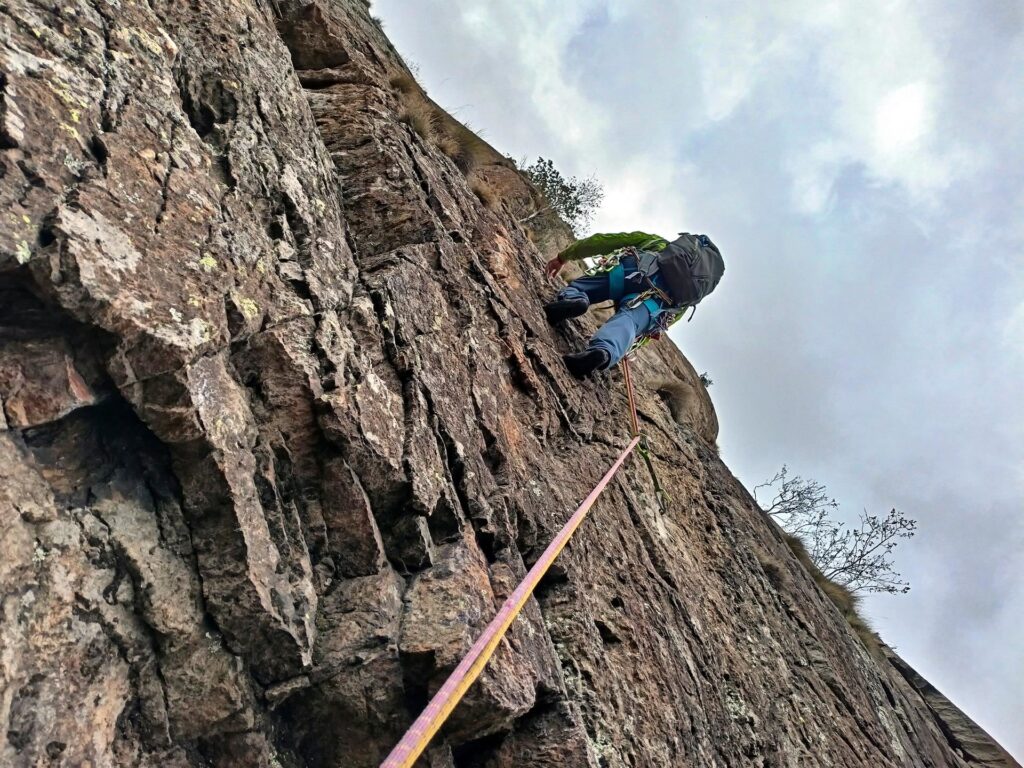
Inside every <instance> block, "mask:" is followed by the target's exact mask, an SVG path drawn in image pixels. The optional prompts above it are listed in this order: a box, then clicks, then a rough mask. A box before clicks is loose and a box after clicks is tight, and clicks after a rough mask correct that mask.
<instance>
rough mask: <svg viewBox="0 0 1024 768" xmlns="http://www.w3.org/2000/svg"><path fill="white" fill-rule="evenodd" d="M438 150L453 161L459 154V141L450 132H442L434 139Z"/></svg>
mask: <svg viewBox="0 0 1024 768" xmlns="http://www.w3.org/2000/svg"><path fill="white" fill-rule="evenodd" d="M434 143H435V144H436V145H437V148H438V149H440V150H441V151H442V152H444V153H445V154H446V155H448V157H450V158H452V159H453V160H454V159H455V158H456V157H457V156H458V154H459V141H458V139H456V138H455V137H454V136H452V135H451V133H449V132H448V131H440V132H439V133H438V134H437V137H436V138H435V139H434Z"/></svg>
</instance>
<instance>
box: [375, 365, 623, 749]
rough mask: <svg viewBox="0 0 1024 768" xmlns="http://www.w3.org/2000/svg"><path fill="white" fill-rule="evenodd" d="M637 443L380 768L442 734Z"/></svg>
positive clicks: (608, 474) (589, 498)
mask: <svg viewBox="0 0 1024 768" xmlns="http://www.w3.org/2000/svg"><path fill="white" fill-rule="evenodd" d="M626 376H627V381H629V378H628V376H629V369H628V367H627V368H626ZM628 386H629V388H630V405H631V406H632V404H633V395H632V382H630V383H629V385H628ZM633 423H634V425H635V424H636V410H635V409H634V410H633ZM633 435H634V436H633V439H632V440H631V441H630V443H629V445H627V446H626V449H625V450H624V451H623V452H622V453H621V454H619V457H618V458H617V459H616V460H615V463H614V464H612V466H611V469H609V470H608V471H607V472H606V473H605V475H604V477H602V478H601V482H599V483H598V484H597V486H596V487H595V488H594V490H592V491H591V492H590V495H589V496H587V498H586V499H584V500H583V503H582V504H580V506H579V507H578V508H577V509H576V511H575V512H573V514H572V517H570V518H569V520H568V522H566V524H565V525H564V526H562V530H560V531H559V532H558V535H557V536H555V538H554V539H553V540H552V542H551V543H550V544H548V547H547V549H545V550H544V554H542V555H541V556H540V559H539V560H538V561H537V562H536V563H534V566H533V567H532V568H531V569H530V571H529V573H527V574H526V578H524V579H523V580H522V582H520V584H519V586H518V587H516V589H515V591H514V592H513V593H512V594H511V595H509V596H508V599H507V600H505V603H504V605H502V606H501V610H499V611H498V613H497V615H495V617H494V618H493V619H492V620H491V623H490V624H488V625H487V629H485V630H484V632H483V634H482V635H480V637H479V638H478V639H477V641H476V642H475V643H473V647H472V648H470V649H469V653H467V654H466V656H465V657H464V658H463V659H462V661H460V662H459V665H458V666H457V667H456V668H455V671H453V672H452V673H451V675H449V677H448V679H447V680H445V682H444V685H442V686H441V688H440V690H438V692H437V693H436V694H434V697H433V698H432V699H431V700H430V703H429V704H427V707H426V709H424V710H423V712H422V714H420V716H419V717H418V718H416V722H414V723H413V724H412V726H411V727H410V728H409V730H408V731H406V733H405V735H404V736H403V737H402V740H401V741H399V742H398V744H397V746H395V748H394V749H393V750H391V754H389V755H388V756H387V758H386V759H385V760H384V762H383V763H381V764H380V765H381V768H410V767H411V766H412V764H413V763H414V762H416V758H418V757H419V756H420V755H421V754H422V753H423V750H424V749H426V748H427V745H428V744H429V743H430V740H431V739H432V738H433V737H434V734H435V733H437V731H438V729H439V728H440V727H441V726H442V725H444V722H445V720H447V719H448V716H449V715H450V714H451V712H452V710H453V709H455V705H456V704H458V703H459V701H460V700H461V699H462V697H463V695H464V694H465V693H466V691H467V690H468V689H469V687H470V686H471V685H472V684H473V682H474V681H475V680H476V679H477V677H479V675H480V673H481V672H482V671H483V668H484V667H485V666H486V665H487V662H488V661H489V660H490V658H491V656H492V655H493V653H494V651H495V649H496V648H497V647H498V644H499V643H500V642H501V639H502V638H503V637H504V635H505V631H506V630H507V629H508V628H509V626H510V625H511V624H512V622H513V620H514V619H515V618H516V616H518V615H519V612H520V611H521V610H522V608H523V606H524V605H526V601H527V600H528V599H529V597H530V595H532V594H533V590H534V588H535V587H536V586H537V584H538V583H539V582H540V580H541V579H542V578H543V576H544V574H545V573H547V570H548V568H550V567H551V564H552V563H553V562H554V561H555V558H556V557H558V555H559V553H561V551H562V550H563V549H564V548H565V545H566V544H567V543H568V542H569V539H570V538H571V537H572V535H573V534H574V533H575V532H576V529H577V528H579V527H580V523H582V522H583V518H585V517H586V516H587V513H588V512H589V511H590V508H591V507H592V506H593V505H594V502H595V501H597V497H598V496H600V495H601V491H603V490H604V489H605V486H607V485H608V483H609V482H611V479H612V478H613V477H614V476H615V473H616V472H618V471H619V467H621V466H622V463H623V462H624V461H625V460H626V457H627V456H629V454H630V452H632V450H633V449H634V448H635V447H636V445H637V443H638V442H639V441H640V437H639V435H637V434H636V430H635V429H634V433H633Z"/></svg>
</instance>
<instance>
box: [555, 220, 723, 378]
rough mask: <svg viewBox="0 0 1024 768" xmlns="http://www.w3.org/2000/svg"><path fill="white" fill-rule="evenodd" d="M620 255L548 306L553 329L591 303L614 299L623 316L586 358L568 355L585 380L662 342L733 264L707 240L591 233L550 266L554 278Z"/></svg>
mask: <svg viewBox="0 0 1024 768" xmlns="http://www.w3.org/2000/svg"><path fill="white" fill-rule="evenodd" d="M608 254H616V255H615V256H613V257H612V258H611V259H607V260H605V263H604V264H599V265H598V267H596V268H595V269H592V270H591V271H590V272H588V273H587V274H586V275H585V276H583V277H581V278H578V279H576V280H573V281H572V282H571V283H569V284H568V285H567V286H565V287H564V288H562V289H561V290H560V291H559V292H558V296H557V297H556V298H555V300H554V301H552V302H550V303H548V304H546V305H544V314H545V315H547V319H548V322H549V323H551V324H552V325H555V324H558V323H561V322H563V321H564V320H567V319H569V318H572V317H579V316H580V315H582V314H584V313H585V312H586V311H587V309H588V308H589V307H590V305H591V304H594V303H597V302H602V301H608V300H611V301H613V302H614V303H615V306H616V312H615V314H614V315H613V316H612V317H611V318H610V319H609V320H608V322H606V323H605V324H604V325H602V326H601V327H600V328H599V329H598V331H597V333H595V334H594V335H593V337H592V338H591V339H590V342H589V344H588V345H587V348H586V349H585V350H583V351H582V352H574V353H571V354H568V355H564V356H563V359H564V360H565V365H566V367H567V368H568V369H569V372H570V373H572V375H573V376H575V377H576V378H578V379H582V378H585V377H586V376H588V375H590V374H591V373H593V372H594V371H598V370H602V371H603V370H607V369H609V368H611V367H612V366H613V365H615V364H616V363H618V362H619V360H621V359H622V358H623V357H624V356H625V355H626V353H627V352H629V351H630V349H631V348H632V346H633V344H634V342H635V341H636V340H637V339H638V338H642V337H645V336H652V337H654V338H657V336H658V334H660V333H661V331H664V330H665V329H667V328H668V326H669V325H671V323H672V322H674V321H675V320H677V319H678V318H679V317H680V316H681V315H682V313H683V312H685V310H686V309H687V308H689V307H696V305H697V304H698V303H699V302H700V300H701V299H703V298H704V297H705V296H707V295H708V294H709V293H711V291H713V290H714V289H715V286H716V285H718V281H719V280H721V278H722V275H723V273H724V272H725V264H724V262H723V261H722V256H721V254H720V253H719V251H718V248H717V247H715V245H714V243H712V242H711V240H710V239H708V237H707V236H706V235H691V234H685V233H681V234H680V236H679V237H678V238H677V239H676V240H674V241H673V242H669V241H668V240H666V239H665V238H663V237H659V236H657V235H649V234H647V233H645V232H621V233H617V234H605V235H591V236H590V237H588V238H586V239H584V240H577V241H576V242H575V243H573V244H572V245H570V246H569V247H567V248H565V249H564V250H563V251H561V252H560V253H559V254H558V255H557V256H555V257H554V258H553V259H551V261H549V262H548V263H547V266H546V272H547V275H548V277H554V276H555V275H557V274H558V273H559V271H561V269H562V267H563V266H564V265H565V263H566V262H568V261H578V260H580V259H584V258H590V257H597V256H606V255H608Z"/></svg>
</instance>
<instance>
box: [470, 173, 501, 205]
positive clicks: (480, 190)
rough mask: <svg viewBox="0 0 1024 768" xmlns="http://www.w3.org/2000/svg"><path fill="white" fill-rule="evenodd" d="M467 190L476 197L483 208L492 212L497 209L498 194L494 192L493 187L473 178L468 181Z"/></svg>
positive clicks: (478, 178)
mask: <svg viewBox="0 0 1024 768" xmlns="http://www.w3.org/2000/svg"><path fill="white" fill-rule="evenodd" d="M469 188H470V189H471V190H473V194H474V195H476V196H477V199H478V200H479V201H480V202H481V203H483V205H484V207H485V208H489V209H490V210H492V211H493V210H496V209H497V208H498V194H497V193H496V192H495V191H494V187H492V186H491V185H490V184H488V183H487V182H486V181H484V180H483V179H481V178H480V177H478V176H474V177H473V178H471V179H470V180H469Z"/></svg>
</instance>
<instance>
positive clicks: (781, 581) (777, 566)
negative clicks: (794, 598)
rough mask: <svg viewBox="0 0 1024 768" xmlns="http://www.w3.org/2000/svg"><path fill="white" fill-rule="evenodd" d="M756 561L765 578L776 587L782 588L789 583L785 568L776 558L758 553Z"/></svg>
mask: <svg viewBox="0 0 1024 768" xmlns="http://www.w3.org/2000/svg"><path fill="white" fill-rule="evenodd" d="M757 562H758V563H759V564H760V565H761V570H762V571H764V575H765V578H766V579H768V583H770V584H771V585H772V586H773V587H775V588H776V589H782V588H783V587H784V586H786V584H788V583H789V577H788V576H787V575H786V571H785V569H784V568H783V567H782V563H780V562H779V561H778V560H776V559H775V558H774V557H771V556H770V555H759V556H758V558H757Z"/></svg>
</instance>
